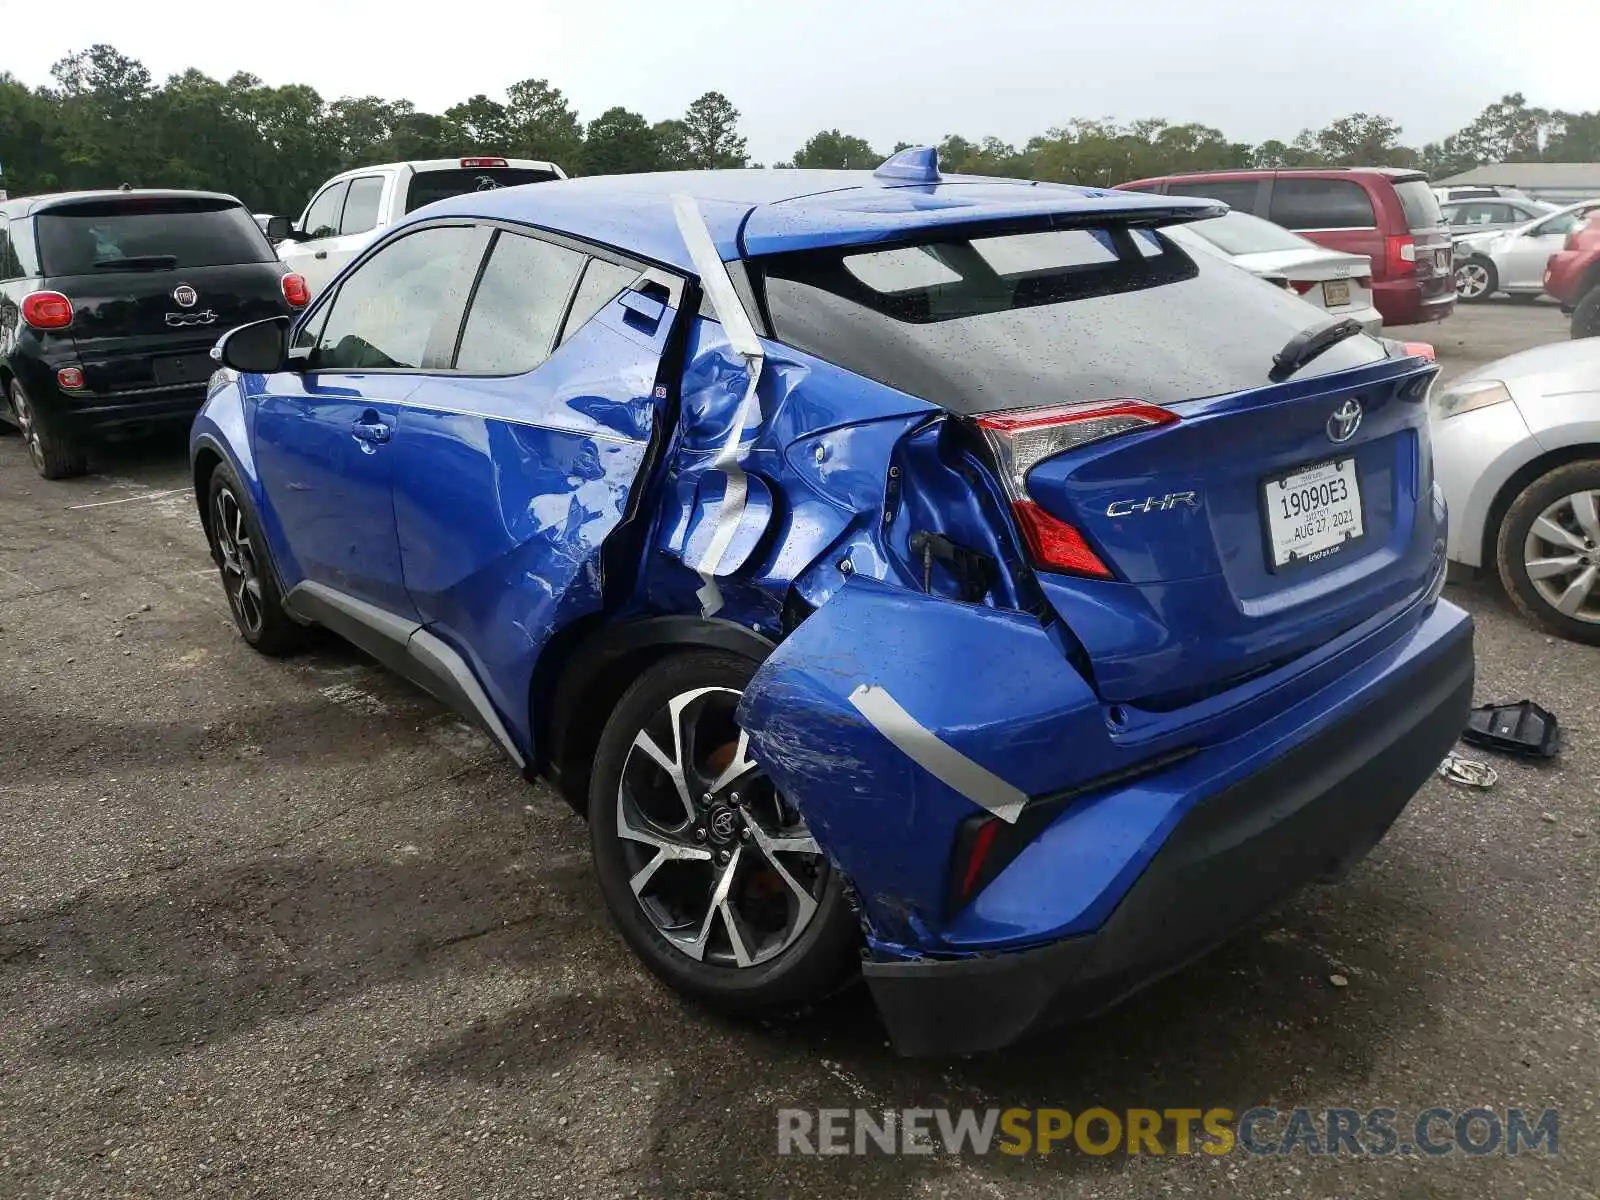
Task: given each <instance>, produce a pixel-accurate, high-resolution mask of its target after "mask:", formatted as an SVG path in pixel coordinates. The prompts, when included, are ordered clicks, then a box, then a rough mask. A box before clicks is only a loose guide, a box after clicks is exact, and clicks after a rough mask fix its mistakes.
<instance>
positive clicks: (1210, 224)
mask: <svg viewBox="0 0 1600 1200" xmlns="http://www.w3.org/2000/svg"><path fill="white" fill-rule="evenodd" d="M1187 228H1188V229H1191V230H1193V231H1194V232H1195V233H1197V234H1199V235H1200V236H1201V237H1203V238H1205V239H1206V241H1208V242H1210V243H1211V244H1212V245H1213V246H1215V247H1217V249H1219V250H1221V251H1223V253H1225V254H1267V253H1270V252H1271V251H1274V250H1304V249H1306V248H1307V247H1313V248H1314V243H1312V242H1308V241H1306V239H1305V238H1303V237H1300V236H1298V235H1297V234H1293V233H1290V232H1289V231H1288V230H1287V229H1285V228H1284V227H1283V226H1282V225H1274V224H1273V223H1272V222H1271V221H1263V220H1262V219H1261V218H1260V217H1252V216H1251V215H1250V214H1249V213H1242V212H1231V213H1228V214H1227V215H1225V216H1221V217H1212V218H1211V219H1210V220H1207V221H1196V222H1194V223H1193V224H1192V225H1189V226H1187Z"/></svg>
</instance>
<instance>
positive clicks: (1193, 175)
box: [1117, 167, 1428, 188]
mask: <svg viewBox="0 0 1600 1200" xmlns="http://www.w3.org/2000/svg"><path fill="white" fill-rule="evenodd" d="M1283 175H1287V176H1288V177H1290V178H1291V179H1293V178H1297V177H1298V178H1302V179H1317V178H1321V177H1325V176H1339V175H1356V176H1361V175H1382V176H1383V177H1384V178H1386V179H1388V180H1389V181H1390V182H1391V183H1403V182H1406V181H1409V180H1412V179H1423V180H1425V179H1427V178H1428V174H1427V172H1426V171H1419V170H1417V168H1415V167H1221V168H1219V169H1217V170H1215V171H1179V172H1177V173H1176V174H1172V175H1151V176H1149V177H1148V178H1145V179H1130V180H1128V181H1127V182H1126V183H1119V184H1117V186H1118V187H1119V188H1128V187H1137V186H1139V185H1140V184H1141V183H1170V182H1171V181H1173V180H1175V179H1227V178H1232V179H1268V178H1276V177H1278V176H1283Z"/></svg>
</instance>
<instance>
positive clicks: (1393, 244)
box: [1383, 233, 1417, 275]
mask: <svg viewBox="0 0 1600 1200" xmlns="http://www.w3.org/2000/svg"><path fill="white" fill-rule="evenodd" d="M1383 246H1384V259H1385V261H1386V262H1388V264H1389V274H1391V275H1409V274H1411V273H1412V272H1413V271H1415V270H1416V269H1417V243H1416V240H1415V239H1414V238H1412V236H1411V235H1410V234H1409V233H1402V234H1397V235H1396V236H1394V237H1387V238H1384V239H1383Z"/></svg>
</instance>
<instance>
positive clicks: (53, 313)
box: [22, 292, 72, 329]
mask: <svg viewBox="0 0 1600 1200" xmlns="http://www.w3.org/2000/svg"><path fill="white" fill-rule="evenodd" d="M22 319H23V320H24V321H26V322H27V323H28V325H29V326H30V327H31V328H34V329H65V328H66V327H67V326H68V325H71V324H72V301H71V300H68V299H67V298H66V297H65V296H63V295H62V294H61V293H60V292H30V293H29V294H28V295H26V296H24V297H23V298H22Z"/></svg>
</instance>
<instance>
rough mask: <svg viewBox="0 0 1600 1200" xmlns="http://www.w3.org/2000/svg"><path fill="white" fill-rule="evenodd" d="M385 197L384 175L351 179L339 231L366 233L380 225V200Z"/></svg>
mask: <svg viewBox="0 0 1600 1200" xmlns="http://www.w3.org/2000/svg"><path fill="white" fill-rule="evenodd" d="M382 199H383V176H382V175H363V176H361V177H360V178H359V179H352V180H351V181H350V193H349V195H347V196H346V197H345V201H344V217H343V218H342V219H341V220H340V222H339V232H340V233H341V234H343V233H366V232H367V231H368V230H371V229H376V228H377V227H378V202H379V201H380V200H382Z"/></svg>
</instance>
